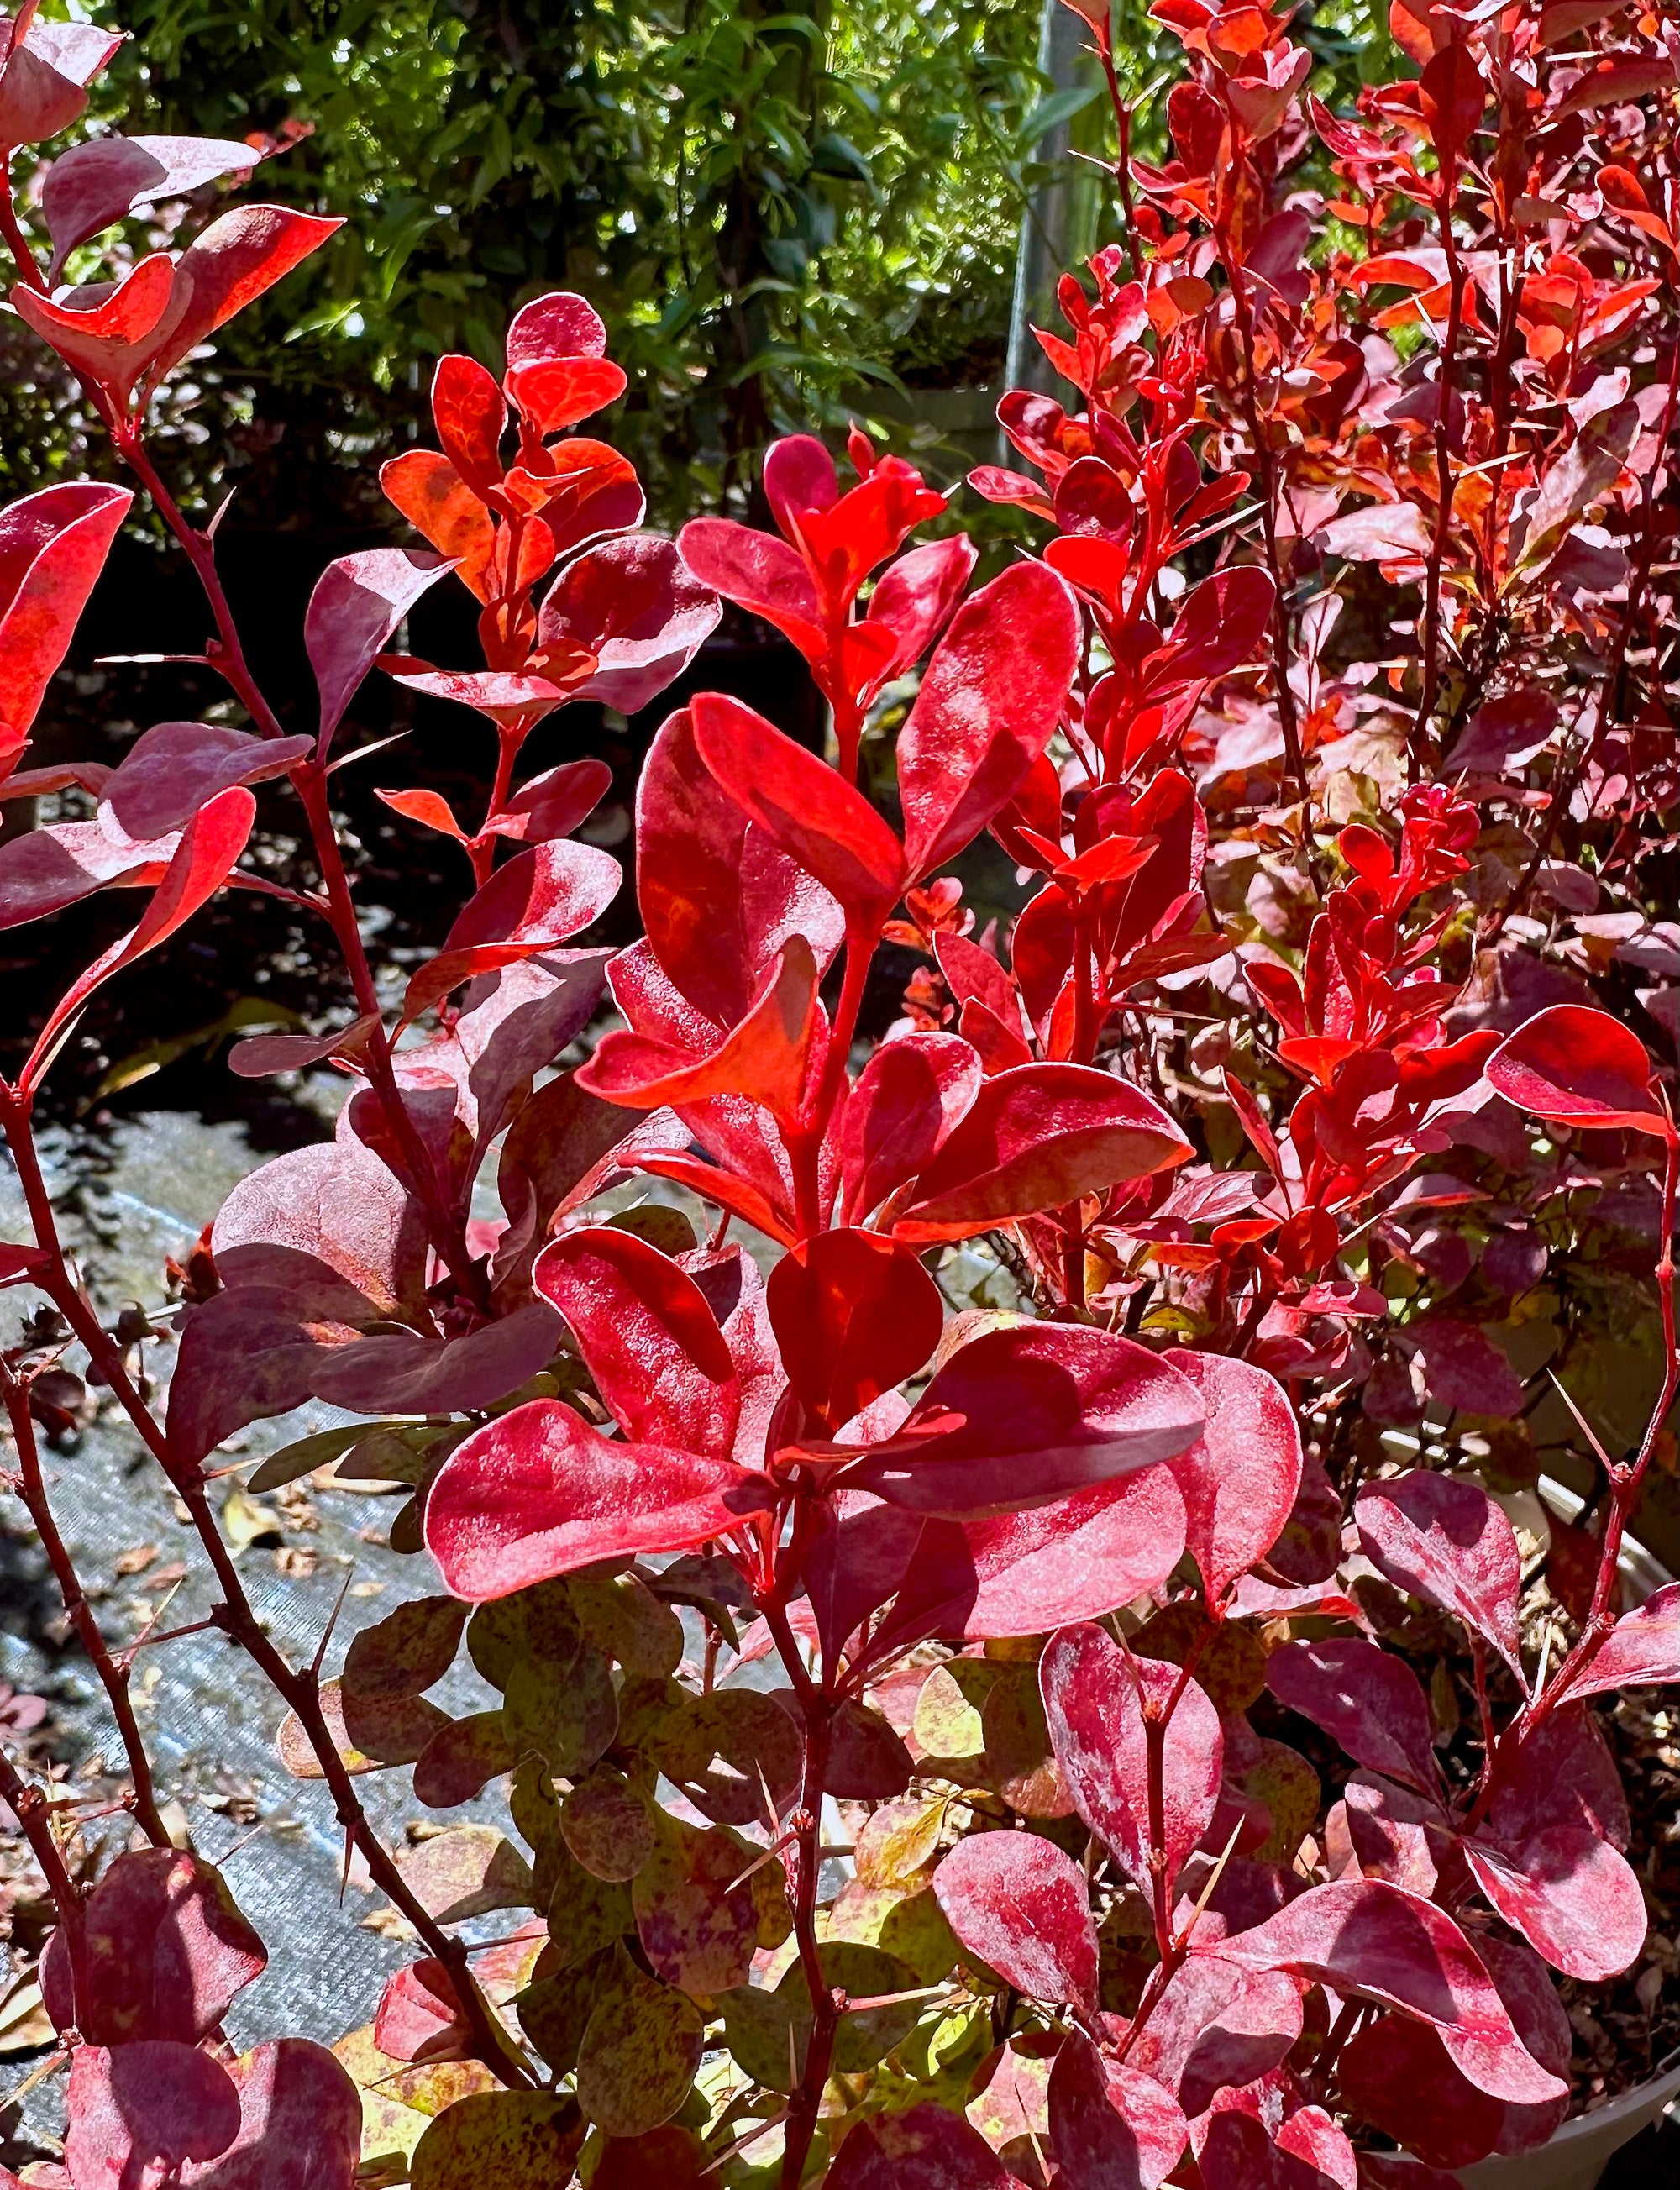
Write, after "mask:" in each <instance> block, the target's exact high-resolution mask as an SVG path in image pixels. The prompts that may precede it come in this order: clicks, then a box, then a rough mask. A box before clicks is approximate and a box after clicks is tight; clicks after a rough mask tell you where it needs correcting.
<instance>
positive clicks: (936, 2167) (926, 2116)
mask: <svg viewBox="0 0 1680 2190" xmlns="http://www.w3.org/2000/svg"><path fill="white" fill-rule="evenodd" d="M824 2190H1017V2186H1016V2177H1015V2176H1013V2175H1012V2174H1011V2173H1010V2172H1009V2170H1008V2169H1007V2167H1005V2165H1004V2164H1003V2162H1002V2160H1001V2159H999V2158H998V2157H997V2154H996V2153H995V2152H994V2151H993V2150H992V2148H991V2147H990V2145H989V2144H988V2143H987V2142H986V2141H985V2138H984V2137H983V2136H981V2135H980V2133H979V2130H977V2129H971V2128H970V2127H969V2125H968V2123H967V2122H966V2121H964V2120H963V2119H962V2115H961V2114H956V2113H951V2112H950V2111H949V2110H948V2109H947V2108H945V2107H939V2106H933V2105H922V2106H919V2107H910V2108H906V2109H905V2112H904V2113H883V2114H870V2115H868V2116H866V2118H865V2119H862V2120H861V2121H860V2122H859V2123H858V2125H857V2126H856V2127H855V2128H854V2129H853V2130H851V2131H850V2132H849V2134H848V2136H847V2138H846V2141H845V2142H844V2143H843V2145H842V2146H841V2147H840V2151H839V2153H838V2156H837V2158H836V2159H835V2161H834V2164H833V2165H832V2166H831V2168H830V2169H829V2170H828V2173H827V2175H826V2176H825V2177H824Z"/></svg>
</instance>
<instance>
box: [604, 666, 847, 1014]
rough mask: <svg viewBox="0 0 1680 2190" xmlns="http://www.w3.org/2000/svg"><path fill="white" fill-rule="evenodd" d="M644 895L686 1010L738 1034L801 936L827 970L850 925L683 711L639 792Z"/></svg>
mask: <svg viewBox="0 0 1680 2190" xmlns="http://www.w3.org/2000/svg"><path fill="white" fill-rule="evenodd" d="M636 889H637V897H638V900H639V904H640V906H641V912H642V921H643V925H644V927H645V928H646V930H647V936H648V940H649V942H650V943H651V944H652V945H653V948H654V953H655V956H656V957H657V958H658V961H659V962H660V965H661V967H663V968H664V970H665V972H666V973H667V975H668V976H669V978H670V979H671V980H672V981H673V983H674V984H676V986H677V988H678V990H680V991H681V993H682V994H683V996H685V997H686V998H687V999H688V1000H689V1001H690V1003H692V1004H694V1005H695V1006H696V1007H698V1008H699V1009H700V1010H701V1011H702V1012H704V1013H706V1015H707V1018H710V1019H712V1020H713V1021H714V1022H715V1023H716V1024H718V1026H721V1027H732V1026H734V1025H735V1024H736V1023H737V1022H738V1021H739V1020H740V1019H741V1018H743V1017H744V1016H745V1014H746V1009H747V1007H748V1005H749V1004H750V1003H751V1002H752V996H753V994H754V991H755V990H756V989H757V987H758V982H759V980H760V979H761V978H762V974H763V967H764V966H765V964H766V963H767V962H769V959H770V958H772V957H773V956H775V953H776V951H778V950H780V948H781V947H782V945H784V944H785V943H786V941H787V940H788V939H789V938H790V937H791V936H792V935H795V934H799V935H803V936H804V937H805V939H806V940H807V941H808V942H809V944H810V945H811V947H812V949H813V950H814V951H815V953H816V955H817V961H818V963H819V964H820V965H822V966H826V965H827V964H828V962H829V961H830V959H831V958H832V956H834V953H835V951H836V950H838V948H839V947H840V933H841V924H842V916H841V912H840V908H839V906H838V905H836V904H835V902H834V900H833V899H832V898H831V897H830V896H829V894H828V893H827V892H826V890H825V889H823V888H821V887H820V884H818V883H817V882H814V881H813V880H812V879H811V877H809V875H808V874H807V873H806V872H805V871H804V869H803V867H801V866H800V865H798V864H797V862H796V861H795V860H792V859H790V858H789V857H788V855H787V854H786V852H784V851H781V850H779V849H778V848H777V847H776V845H775V843H772V841H771V840H770V838H769V837H768V836H766V834H765V833H764V831H763V830H762V829H760V828H759V827H758V825H757V824H756V823H755V822H752V821H750V820H748V819H747V817H746V813H745V812H744V811H743V809H742V808H741V807H740V806H739V805H738V804H737V803H735V800H734V799H733V798H731V797H729V793H728V792H727V791H725V790H724V787H723V786H722V785H721V784H720V783H719V782H718V779H717V777H716V776H714V775H713V774H712V771H711V770H710V769H708V768H707V766H706V764H705V763H704V762H703V761H702V760H701V757H700V754H699V752H698V751H697V750H696V748H695V740H694V729H693V724H692V723H691V721H690V715H689V712H688V711H687V710H686V709H684V710H683V711H682V712H680V713H678V714H675V715H672V716H670V717H668V718H667V720H666V721H665V722H664V723H662V724H661V727H660V729H659V732H658V734H657V735H656V737H655V739H654V741H653V744H652V745H651V746H650V748H649V750H648V757H647V759H646V760H645V762H644V763H643V766H642V774H641V780H640V782H639V785H638V786H637V791H636Z"/></svg>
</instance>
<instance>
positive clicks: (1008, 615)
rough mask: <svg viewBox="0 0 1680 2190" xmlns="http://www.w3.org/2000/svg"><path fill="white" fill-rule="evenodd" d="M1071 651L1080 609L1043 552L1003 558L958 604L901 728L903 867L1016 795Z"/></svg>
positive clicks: (939, 852) (1057, 708) (955, 839)
mask: <svg viewBox="0 0 1680 2190" xmlns="http://www.w3.org/2000/svg"><path fill="white" fill-rule="evenodd" d="M1078 660H1079V612H1078V610H1076V607H1075V606H1074V602H1073V596H1072V595H1071V594H1070V593H1069V591H1068V589H1067V587H1065V586H1064V584H1063V582H1062V581H1061V580H1060V579H1059V577H1058V576H1056V575H1055V573H1054V571H1053V570H1048V569H1047V568H1046V566H1045V565H1043V564H1042V563H1032V562H1023V563H1016V564H1013V565H1011V566H1010V567H1009V568H1008V569H1007V570H1005V571H1004V572H1003V573H1002V576H999V577H996V578H994V579H993V580H992V582H991V583H990V585H989V586H983V587H981V589H980V591H979V593H975V594H974V595H973V597H972V598H971V599H968V601H966V602H965V603H964V604H963V605H962V607H961V608H960V609H959V610H957V612H956V616H955V618H954V619H953V621H952V622H951V628H950V629H949V630H948V631H947V632H946V633H945V637H944V638H942V639H941V640H940V642H939V647H938V649H937V650H936V651H935V653H934V658H933V661H931V662H930V663H929V664H928V672H927V674H926V676H925V677H924V678H922V689H921V691H920V692H919V693H918V695H917V701H916V705H915V706H913V707H912V708H911V712H910V719H909V720H908V721H907V722H906V723H905V726H904V729H902V730H901V731H900V734H899V793H900V797H901V798H902V800H903V802H904V815H905V861H906V864H907V865H908V867H909V870H910V873H911V878H912V879H914V878H916V877H921V876H922V875H926V874H928V873H931V872H932V871H933V870H934V868H935V867H939V866H943V865H945V862H946V861H947V860H952V859H954V858H955V857H956V854H957V853H958V852H960V851H961V850H962V848H963V847H964V845H965V844H968V843H971V842H972V841H973V838H974V837H978V836H979V833H980V831H981V830H982V829H984V828H985V826H986V824H987V823H988V822H989V821H990V820H991V819H992V817H993V815H994V814H996V813H998V812H999V811H1000V810H1001V808H1003V807H1004V806H1006V805H1007V803H1008V802H1009V801H1010V799H1011V798H1013V797H1014V795H1015V793H1016V791H1018V790H1019V788H1020V786H1021V784H1022V782H1023V781H1024V780H1025V777H1026V775H1027V772H1028V770H1029V769H1030V768H1031V766H1032V764H1033V763H1034V762H1035V761H1036V759H1037V758H1038V757H1039V756H1040V754H1041V752H1043V751H1044V748H1045V747H1046V746H1047V745H1048V743H1049V741H1050V738H1051V735H1052V734H1053V731H1054V730H1055V728H1056V725H1057V723H1059V721H1060V719H1061V714H1062V709H1063V707H1064V706H1065V705H1066V702H1067V697H1068V691H1069V688H1070V685H1071V684H1072V683H1073V675H1074V670H1075V668H1076V666H1077V663H1078Z"/></svg>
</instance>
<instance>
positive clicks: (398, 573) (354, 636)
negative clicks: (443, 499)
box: [304, 547, 450, 753]
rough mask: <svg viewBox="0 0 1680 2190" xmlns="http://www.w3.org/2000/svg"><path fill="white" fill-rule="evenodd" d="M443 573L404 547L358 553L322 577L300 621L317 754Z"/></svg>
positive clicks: (442, 567) (442, 566)
mask: <svg viewBox="0 0 1680 2190" xmlns="http://www.w3.org/2000/svg"><path fill="white" fill-rule="evenodd" d="M449 567H450V565H448V564H447V563H446V562H444V561H443V560H442V559H441V558H440V557H439V556H436V555H422V554H417V553H414V552H413V551H412V550H411V549H410V548H407V547H365V548H363V549H362V550H361V552H360V553H359V554H355V555H341V556H340V557H339V558H338V561H337V562H336V563H329V564H328V565H327V566H326V569H325V570H323V571H322V572H321V576H320V577H319V578H318V579H317V580H316V582H315V591H314V592H313V593H311V594H310V595H309V609H308V610H307V612H306V613H305V615H304V646H305V647H306V648H307V650H308V651H309V666H310V667H311V668H312V669H313V670H314V671H315V684H316V685H317V687H318V688H319V689H320V693H321V729H320V733H319V738H318V743H319V746H320V750H321V752H323V753H324V752H326V748H327V746H329V745H330V744H331V743H332V733H333V732H334V731H335V730H336V729H338V725H339V723H341V722H342V721H343V718H344V710H345V708H346V707H348V706H349V704H350V701H351V700H352V699H353V698H354V697H355V692H356V689H357V687H358V686H359V685H360V683H361V681H362V679H363V678H364V677H366V674H367V672H368V671H369V670H370V669H372V667H373V663H374V660H375V658H376V656H377V655H381V654H383V652H384V650H385V648H386V646H387V644H389V640H390V637H391V634H392V633H393V632H394V630H395V629H396V627H397V626H398V625H399V624H400V622H401V621H402V620H403V618H404V617H405V616H406V615H407V614H408V611H409V610H410V609H411V608H412V607H413V605H414V604H415V602H416V601H417V600H418V599H419V598H420V596H421V594H422V593H424V592H425V591H426V589H427V588H428V587H429V586H434V585H435V584H436V583H437V582H438V580H439V579H440V577H442V576H443V575H444V573H445V571H446V570H448V569H449Z"/></svg>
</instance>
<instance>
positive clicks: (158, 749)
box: [99, 723, 314, 838]
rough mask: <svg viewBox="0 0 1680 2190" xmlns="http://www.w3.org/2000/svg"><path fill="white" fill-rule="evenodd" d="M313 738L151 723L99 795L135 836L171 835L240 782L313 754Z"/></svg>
mask: <svg viewBox="0 0 1680 2190" xmlns="http://www.w3.org/2000/svg"><path fill="white" fill-rule="evenodd" d="M313 745H314V740H313V739H310V738H259V737H256V736H253V735H252V733H251V732H250V731H249V730H232V729H225V728H224V726H223V725H222V724H221V723H153V724H152V726H151V728H150V729H149V730H142V731H141V733H140V735H139V737H137V738H136V739H135V740H134V742H133V745H132V746H129V748H128V752H126V753H124V755H123V756H122V760H121V761H120V762H119V763H118V764H117V766H116V768H115V769H113V770H112V771H111V776H110V778H109V780H107V781H106V783H105V786H104V788H103V789H102V790H101V791H100V793H99V803H100V805H101V806H103V807H105V808H107V809H108V811H109V812H110V813H111V815H112V816H113V818H114V819H115V820H116V823H117V825H118V826H119V827H120V828H122V830H123V831H126V833H127V834H128V836H130V837H136V838H141V837H166V836H168V835H170V834H171V833H172V832H173V831H175V830H177V829H180V828H184V826H186V824H187V822H189V821H190V820H191V819H192V817H193V815H194V814H196V812H197V811H198V809H199V808H200V807H201V806H202V805H204V804H205V803H207V801H208V800H210V799H212V798H213V797H215V796H216V794H217V792H218V791H225V790H227V789H228V788H229V787H230V786H231V785H233V784H236V783H266V782H268V781H270V780H271V779H272V778H273V777H275V776H277V775H284V774H285V773H286V771H287V769H289V768H291V767H292V766H293V765H294V764H295V763H297V762H298V761H300V760H302V759H304V757H306V756H307V755H308V754H309V752H310V750H311V748H312V746H313Z"/></svg>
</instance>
